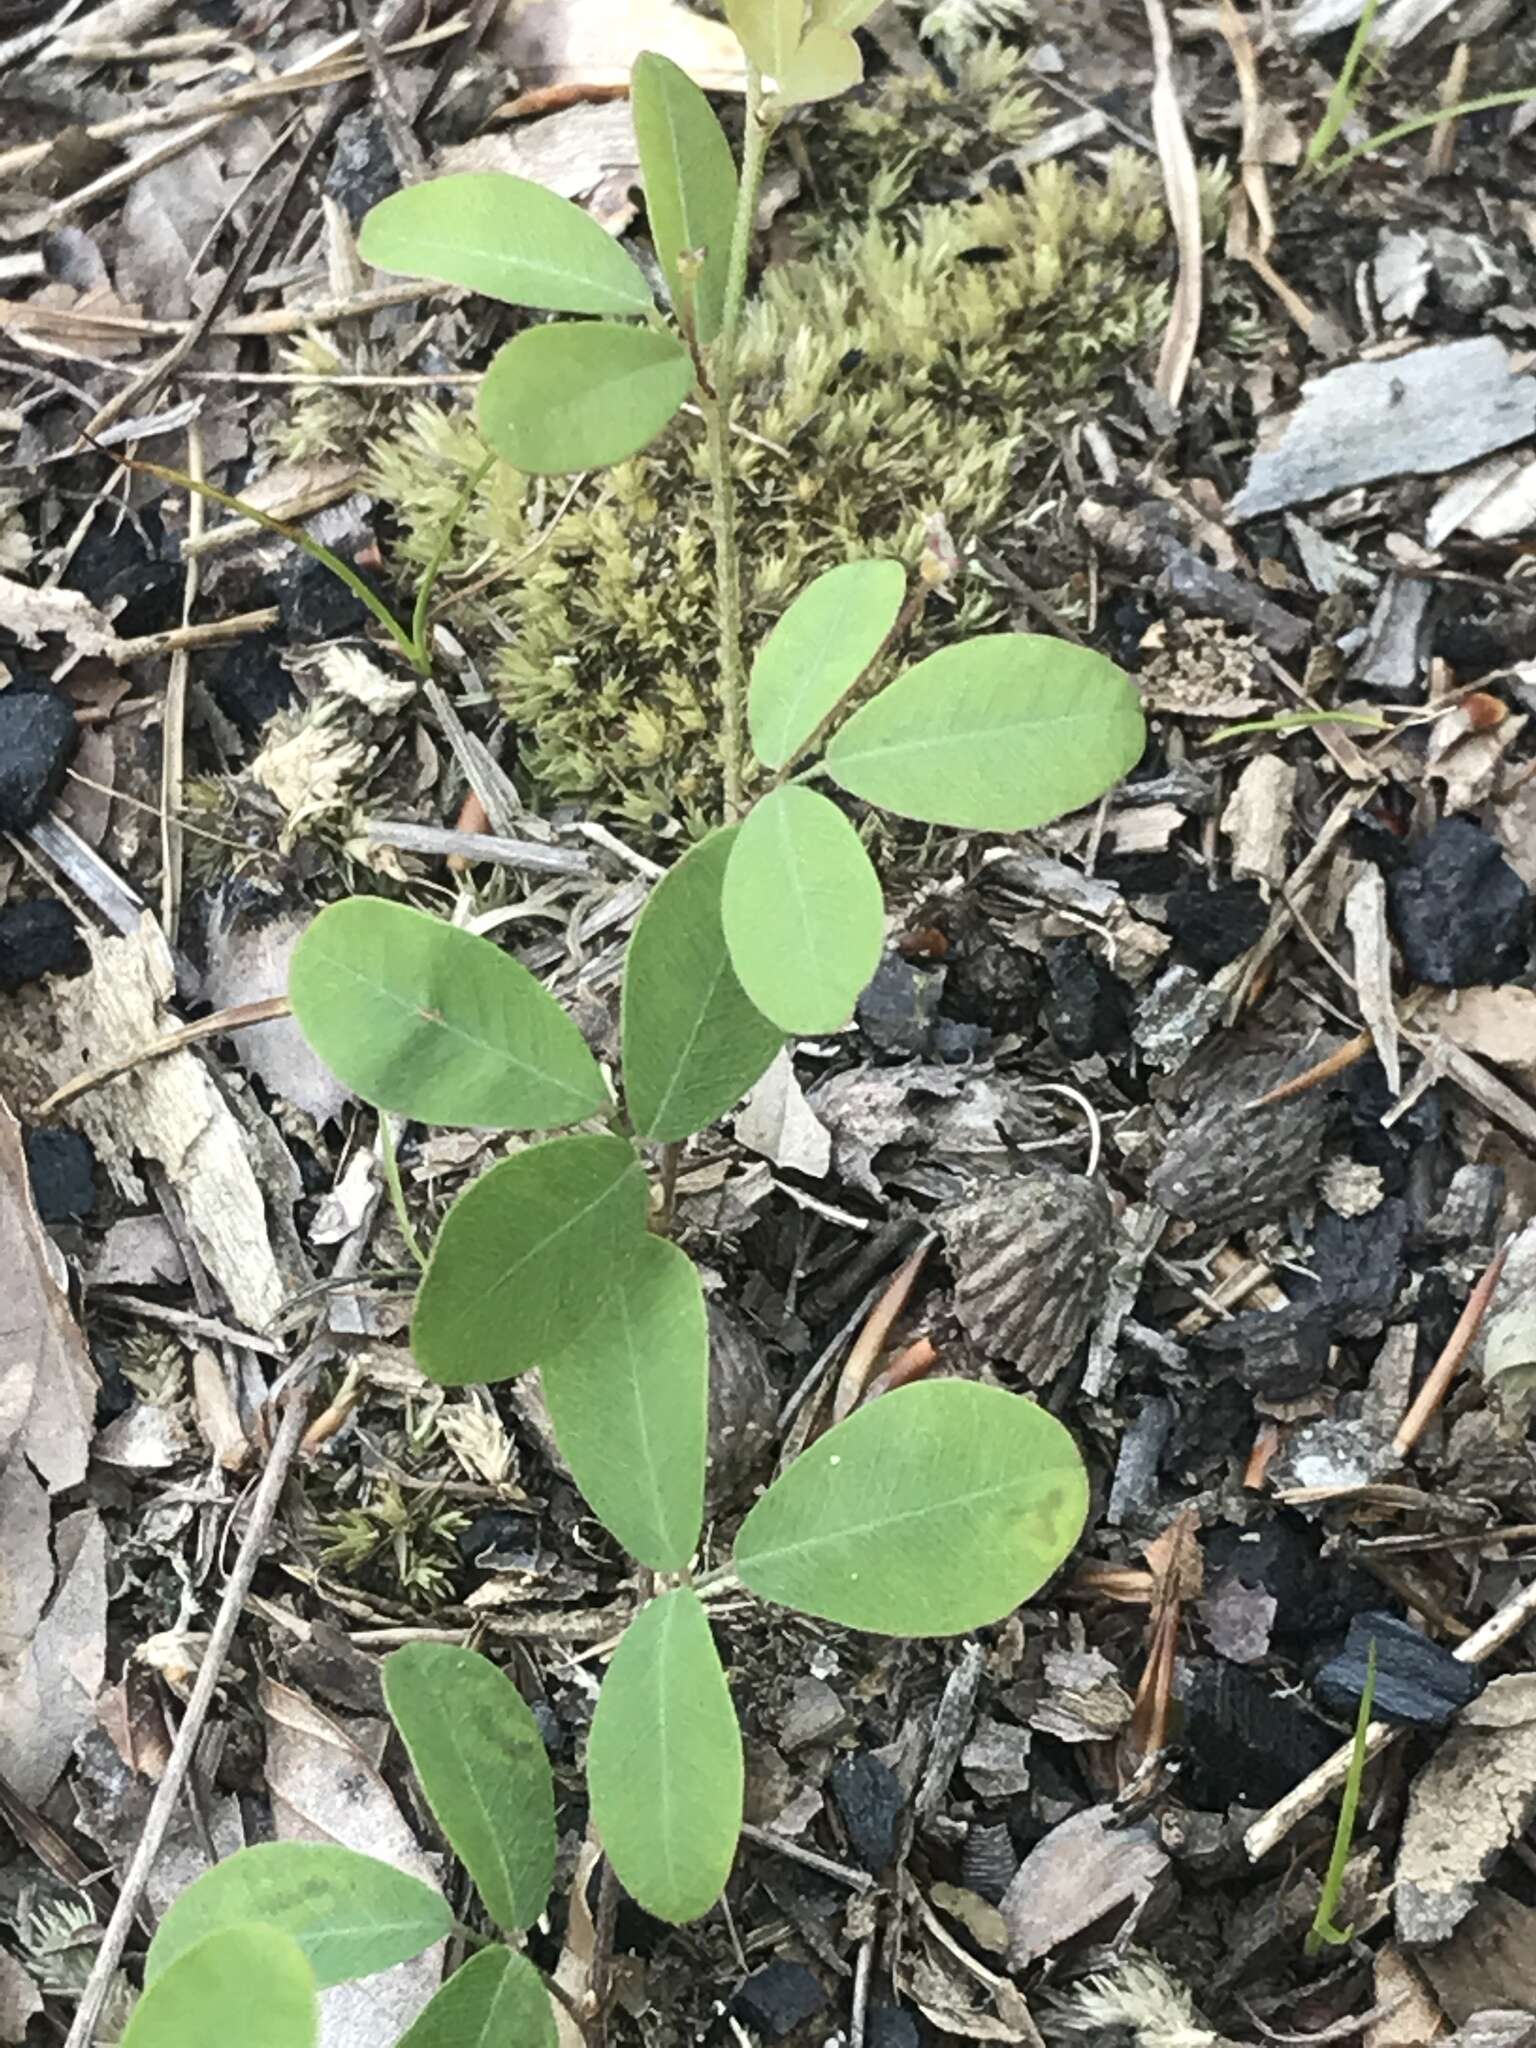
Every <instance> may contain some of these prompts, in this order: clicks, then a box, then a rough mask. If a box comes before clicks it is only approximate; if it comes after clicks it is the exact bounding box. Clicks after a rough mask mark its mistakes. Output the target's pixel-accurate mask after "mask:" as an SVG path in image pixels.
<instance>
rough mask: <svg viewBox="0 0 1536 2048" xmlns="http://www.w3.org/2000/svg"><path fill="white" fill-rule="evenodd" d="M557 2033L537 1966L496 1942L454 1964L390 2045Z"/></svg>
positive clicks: (536, 2042)
mask: <svg viewBox="0 0 1536 2048" xmlns="http://www.w3.org/2000/svg"><path fill="white" fill-rule="evenodd" d="M559 2039H560V2036H559V2032H558V2030H557V2029H556V2026H555V2015H554V2011H553V2009H552V2008H551V2006H550V2002H549V1993H548V1992H547V1991H546V1990H545V1988H544V1980H543V1979H542V1978H541V1977H540V1975H539V1973H538V1971H537V1970H536V1969H535V1968H534V1967H533V1965H532V1963H530V1962H529V1960H528V1958H527V1957H526V1956H518V1955H514V1954H513V1953H512V1951H511V1949H509V1948H500V1947H497V1948H483V1949H481V1951H480V1953H479V1954H478V1955H477V1956H471V1957H470V1959H469V1961H468V1962H467V1963H466V1964H465V1965H464V1967H463V1969H462V1970H456V1971H455V1972H454V1974H453V1975H452V1976H451V1977H450V1978H449V1979H448V1982H447V1983H446V1984H444V1985H443V1987H442V1989H441V1990H440V1991H439V1992H438V1993H437V1995H436V1996H435V1997H434V1998H433V2000H432V2003H431V2004H430V2005H429V2006H427V2007H426V2009H425V2010H424V2011H423V2012H421V2013H419V2014H418V2015H417V2017H416V2019H415V2021H414V2023H413V2024H412V2025H411V2026H410V2027H409V2028H408V2029H407V2031H406V2032H405V2033H404V2034H402V2035H401V2037H400V2039H399V2041H398V2042H397V2044H396V2048H557V2044H558V2042H559ZM242 2048H244V2044H243V2043H242Z"/></svg>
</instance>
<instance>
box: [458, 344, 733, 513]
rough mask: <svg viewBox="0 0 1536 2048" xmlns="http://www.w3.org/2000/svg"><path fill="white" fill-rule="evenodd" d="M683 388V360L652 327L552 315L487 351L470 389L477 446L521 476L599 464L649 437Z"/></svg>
mask: <svg viewBox="0 0 1536 2048" xmlns="http://www.w3.org/2000/svg"><path fill="white" fill-rule="evenodd" d="M692 388H693V358H692V357H691V356H690V355H689V353H688V351H687V349H685V348H684V347H683V345H682V343H681V342H680V341H674V340H673V338H672V336H671V335H670V334H660V333H658V332H657V331H656V329H655V328H653V327H611V326H609V325H608V324H607V322H606V321H602V320H552V321H550V322H549V323H548V324H547V325H546V326H543V327H530V328H529V329H528V331H527V333H526V334H519V335H517V336H515V337H514V339H513V340H511V341H509V342H508V343H507V345H506V347H505V348H504V349H502V350H501V351H500V352H499V353H498V355H497V356H496V359H495V361H494V362H493V363H492V364H491V367H490V368H489V370H487V371H486V373H485V379H484V381H483V383H482V384H481V386H480V399H479V419H480V431H481V433H482V434H483V435H484V436H485V440H486V445H487V446H488V447H490V448H493V449H494V450H495V451H496V453H497V454H498V455H499V456H500V457H501V459H502V461H503V462H510V463H511V465H512V467H513V468H514V469H522V470H526V471H527V472H528V474H529V475H530V476H568V475H570V474H571V473H572V472H573V471H575V470H579V469H606V468H607V466H608V465H609V463H612V462H622V461H623V460H624V459H625V457H626V456H629V455H634V454H636V453H638V451H639V450H640V449H642V448H643V447H644V446H645V444H646V442H647V441H654V440H655V438H656V436H657V435H658V434H659V433H660V432H661V430H662V428H663V427H664V426H665V425H666V424H667V421H668V420H669V419H671V417H672V415H673V413H675V412H676V411H677V409H678V407H679V406H680V405H681V404H682V402H683V400H684V399H685V398H686V397H687V396H688V393H689V392H690V391H691V390H692Z"/></svg>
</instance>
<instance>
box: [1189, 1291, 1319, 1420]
mask: <svg viewBox="0 0 1536 2048" xmlns="http://www.w3.org/2000/svg"><path fill="white" fill-rule="evenodd" d="M1193 1345H1194V1349H1195V1351H1196V1352H1197V1353H1198V1354H1199V1355H1201V1356H1203V1357H1205V1358H1207V1359H1210V1360H1211V1361H1212V1362H1213V1363H1215V1364H1218V1365H1221V1366H1224V1367H1225V1368H1226V1370H1227V1371H1228V1372H1230V1373H1231V1374H1232V1376H1233V1378H1234V1379H1235V1380H1236V1381H1237V1382H1238V1384H1239V1385H1240V1386H1244V1387H1246V1388H1247V1389H1248V1391H1249V1393H1250V1394H1257V1395H1258V1396H1259V1397H1260V1398H1261V1399H1262V1400H1265V1401H1299V1400H1300V1399H1301V1397H1302V1395H1303V1394H1310V1393H1311V1392H1312V1390H1313V1388H1314V1387H1316V1386H1318V1385H1320V1384H1321V1382H1322V1379H1323V1375H1324V1374H1325V1373H1326V1372H1327V1370H1328V1351H1329V1336H1328V1315H1327V1312H1326V1310H1325V1309H1324V1308H1323V1307H1321V1306H1319V1304H1318V1303H1316V1302H1310V1301H1308V1302H1292V1303H1291V1305H1290V1306H1289V1307H1288V1308H1275V1309H1267V1308H1256V1309H1244V1310H1243V1311H1242V1312H1241V1313H1240V1314H1238V1315H1235V1316H1228V1317H1227V1318H1226V1320H1225V1321H1224V1322H1220V1323H1213V1324H1212V1325H1211V1327H1210V1328H1209V1329H1208V1330H1201V1331H1198V1332H1197V1333H1196V1335H1195V1337H1194V1339H1193Z"/></svg>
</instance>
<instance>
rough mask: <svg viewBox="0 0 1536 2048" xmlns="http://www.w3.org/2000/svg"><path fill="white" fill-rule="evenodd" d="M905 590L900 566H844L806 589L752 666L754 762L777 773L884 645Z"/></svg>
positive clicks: (749, 712)
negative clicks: (755, 759) (755, 758)
mask: <svg viewBox="0 0 1536 2048" xmlns="http://www.w3.org/2000/svg"><path fill="white" fill-rule="evenodd" d="M906 587H907V578H906V572H905V570H904V569H903V568H902V566H901V564H900V562H844V563H843V564H842V566H841V567H840V568H837V569H828V570H827V572H826V574H825V575H824V576H818V577H817V578H816V581H815V582H814V583H811V584H808V585H807V586H806V588H805V589H804V590H802V591H801V593H800V595H799V596H798V597H797V598H796V599H795V601H794V603H793V604H792V605H791V606H790V608H789V610H788V611H787V612H786V613H785V614H784V616H783V618H782V619H780V620H779V622H778V624H777V625H776V626H775V627H774V629H773V631H772V632H771V633H770V634H769V635H768V638H767V639H766V640H765V641H764V642H763V644H762V647H761V648H760V649H759V651H758V656H757V659H756V661H754V662H753V664H752V687H751V691H750V693H749V695H748V698H747V724H748V726H749V727H750V729H751V733H752V746H753V749H754V751H755V752H756V754H757V758H758V759H759V760H760V761H761V762H762V763H763V764H764V766H765V767H768V768H782V767H783V766H784V764H785V762H786V761H789V760H791V759H792V758H793V757H794V755H796V754H797V753H798V752H799V751H800V749H801V748H802V747H803V746H804V745H805V744H806V742H807V741H808V740H809V739H810V737H811V735H812V734H813V733H814V732H815V731H816V728H817V727H818V726H819V725H820V724H821V722H822V720H823V719H824V718H826V717H828V716H829V715H830V714H831V713H832V712H833V711H834V710H835V709H836V708H837V705H838V703H839V702H840V700H841V699H842V698H843V697H845V696H846V695H847V693H848V692H849V691H850V690H851V689H852V688H853V686H854V684H855V683H856V682H857V681H858V680H859V677H860V676H861V675H863V673H864V671H865V669H867V668H868V667H869V664H870V663H871V662H872V661H873V660H874V658H875V656H876V655H877V654H878V653H879V652H880V649H881V647H882V646H883V645H884V644H885V639H886V635H887V634H888V633H889V632H890V630H891V628H892V626H894V625H895V623H896V618H897V614H898V613H899V612H900V610H901V600H902V596H903V594H904V593H905V590H906Z"/></svg>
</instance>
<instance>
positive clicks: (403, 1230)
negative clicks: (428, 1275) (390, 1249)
mask: <svg viewBox="0 0 1536 2048" xmlns="http://www.w3.org/2000/svg"><path fill="white" fill-rule="evenodd" d="M379 1163H380V1165H381V1166H382V1167H383V1169H384V1184H385V1186H386V1187H387V1188H388V1189H389V1199H390V1201H391V1203H392V1204H393V1205H394V1211H395V1221H396V1222H397V1223H398V1224H399V1226H400V1235H401V1236H402V1237H403V1238H404V1239H405V1248H406V1250H407V1251H408V1252H409V1253H410V1255H411V1257H412V1258H413V1259H414V1260H415V1261H416V1263H417V1265H418V1266H420V1267H421V1268H422V1269H423V1271H425V1269H426V1264H427V1255H426V1253H425V1252H424V1251H423V1250H422V1248H421V1240H420V1239H419V1238H418V1237H417V1235H416V1232H415V1230H414V1228H413V1227H412V1224H411V1212H410V1210H409V1209H407V1208H406V1206H405V1187H404V1185H403V1183H402V1181H401V1179H400V1162H399V1160H398V1159H397V1158H396V1157H395V1129H394V1125H393V1124H392V1123H391V1121H390V1116H389V1111H388V1110H387V1109H381V1110H380V1111H379Z"/></svg>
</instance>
